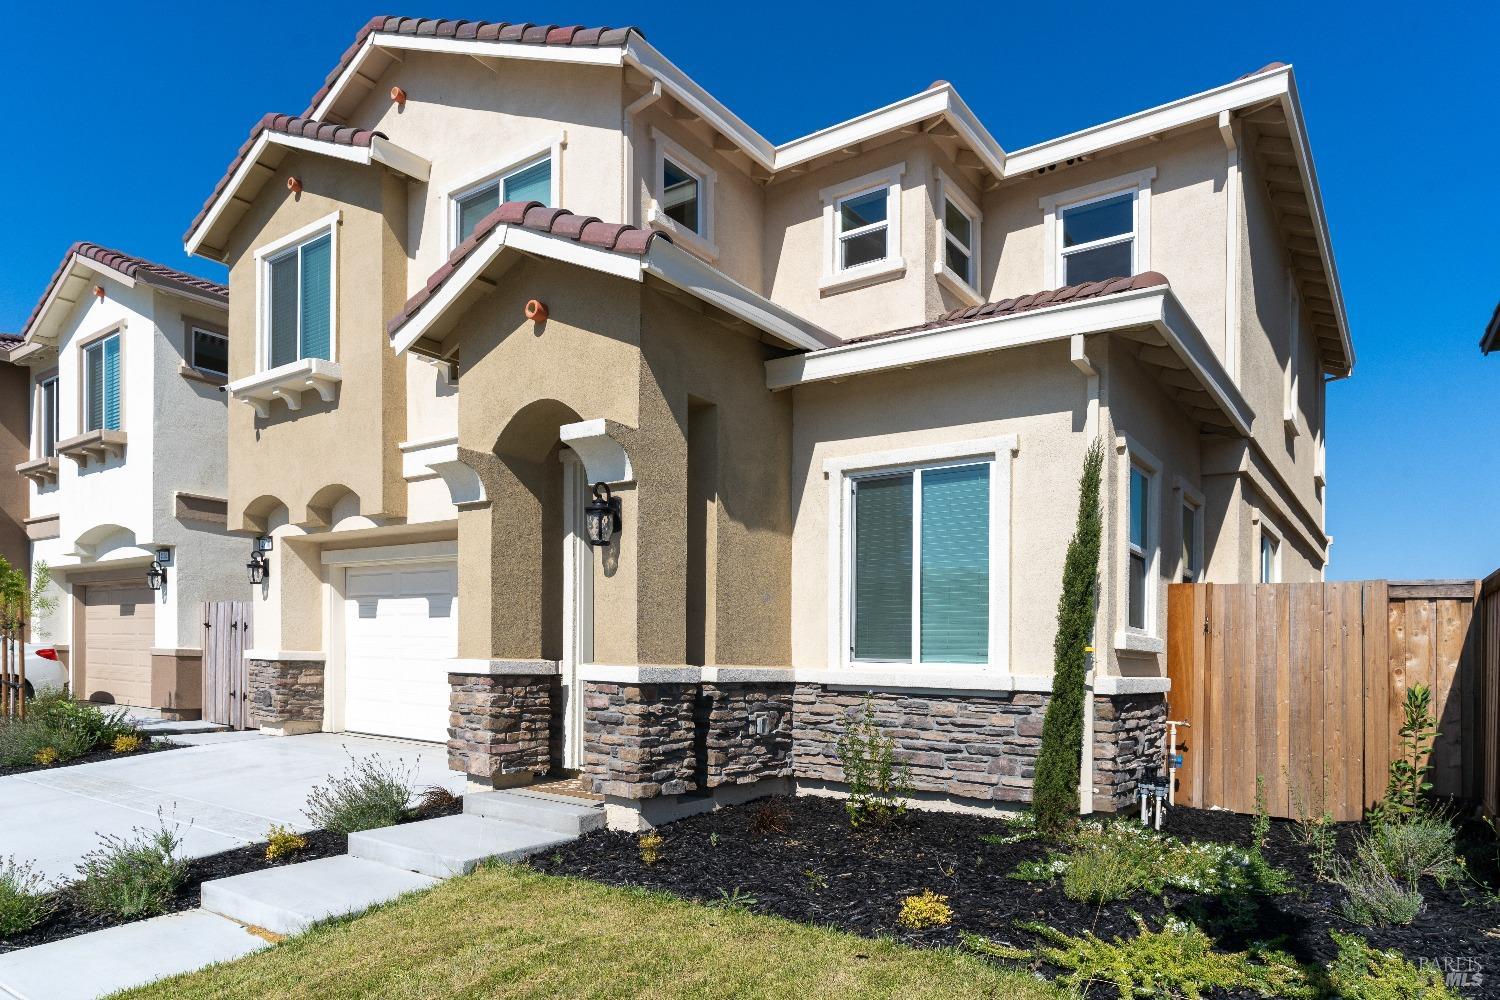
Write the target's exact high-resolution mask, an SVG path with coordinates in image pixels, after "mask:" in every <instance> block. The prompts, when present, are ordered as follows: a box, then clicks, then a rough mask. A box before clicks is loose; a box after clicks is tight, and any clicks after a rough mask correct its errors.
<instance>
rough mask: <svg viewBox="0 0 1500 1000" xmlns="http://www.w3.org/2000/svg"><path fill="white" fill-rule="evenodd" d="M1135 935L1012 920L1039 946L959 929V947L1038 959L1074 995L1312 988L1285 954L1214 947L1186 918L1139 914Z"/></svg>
mask: <svg viewBox="0 0 1500 1000" xmlns="http://www.w3.org/2000/svg"><path fill="white" fill-rule="evenodd" d="M1135 922H1136V926H1137V928H1138V929H1139V933H1138V934H1137V935H1136V936H1135V937H1132V938H1116V939H1114V940H1113V941H1105V940H1103V939H1102V938H1099V937H1096V936H1095V935H1094V934H1092V933H1084V934H1083V935H1081V936H1079V937H1070V936H1069V935H1067V934H1064V933H1063V932H1062V931H1059V930H1055V929H1054V928H1051V927H1048V926H1047V925H1046V924H1042V923H1036V922H1021V923H1017V924H1016V926H1017V927H1019V928H1020V929H1022V930H1024V931H1028V932H1030V933H1032V934H1035V935H1036V936H1037V937H1039V938H1041V939H1042V942H1043V943H1042V944H1041V945H1040V946H1039V947H1037V948H1036V949H1034V950H1032V951H1025V950H1022V949H1017V948H1011V947H1008V946H1005V945H995V944H992V943H991V942H989V941H986V940H985V939H983V938H980V937H978V936H976V935H972V934H967V935H964V938H963V943H964V946H965V947H967V948H969V949H971V950H973V951H977V952H979V953H981V954H985V955H991V956H994V957H996V958H1003V959H1008V960H1012V961H1017V960H1026V959H1031V960H1033V961H1035V960H1040V961H1043V962H1046V963H1048V964H1049V965H1053V966H1055V967H1057V968H1058V969H1061V970H1062V975H1061V976H1059V977H1058V980H1057V981H1058V982H1059V983H1060V984H1062V985H1063V986H1065V987H1067V988H1068V989H1070V990H1073V991H1077V992H1078V993H1079V994H1080V995H1082V994H1085V993H1086V991H1088V990H1090V989H1091V988H1092V987H1094V986H1096V985H1097V984H1098V983H1112V984H1113V985H1114V986H1115V988H1116V989H1117V990H1119V993H1120V997H1121V1000H1132V998H1135V997H1177V998H1187V1000H1198V998H1200V997H1202V996H1203V995H1204V994H1205V993H1206V992H1209V991H1211V990H1248V991H1251V992H1253V993H1255V994H1257V995H1259V996H1262V997H1295V998H1311V997H1313V996H1315V995H1316V994H1315V991H1314V989H1313V987H1312V985H1311V984H1309V983H1308V981H1307V976H1306V975H1305V974H1304V973H1303V972H1302V970H1301V969H1300V968H1298V966H1297V963H1296V962H1294V961H1293V960H1292V959H1291V957H1290V956H1288V955H1285V954H1283V953H1281V952H1278V951H1271V950H1269V949H1251V950H1250V951H1248V952H1220V951H1215V950H1214V947H1213V939H1211V938H1210V937H1209V936H1208V935H1207V934H1205V933H1203V931H1202V930H1200V929H1199V928H1197V927H1194V926H1193V925H1192V924H1187V923H1183V922H1181V921H1177V920H1172V919H1170V918H1169V919H1168V920H1167V922H1166V924H1165V926H1163V927H1162V929H1161V930H1156V931H1153V930H1151V929H1150V928H1148V927H1147V926H1146V922H1145V921H1144V920H1142V919H1141V918H1140V917H1139V916H1137V917H1135Z"/></svg>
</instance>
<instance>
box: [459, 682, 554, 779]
mask: <svg viewBox="0 0 1500 1000" xmlns="http://www.w3.org/2000/svg"><path fill="white" fill-rule="evenodd" d="M492 662H493V663H494V664H495V666H494V668H493V669H494V671H495V672H494V673H488V674H471V673H450V674H449V675H448V688H449V696H448V710H449V713H450V714H449V716H448V767H449V768H450V769H452V770H454V771H463V772H464V773H465V774H467V775H469V777H470V778H472V779H475V780H477V781H480V782H482V783H485V784H488V785H490V786H491V787H494V788H509V787H514V786H516V785H524V784H528V783H530V782H531V781H532V780H534V779H536V778H538V777H541V776H543V775H545V774H546V773H547V772H548V771H549V770H550V769H551V767H552V742H553V741H552V717H553V707H554V705H555V704H556V703H557V702H558V701H559V698H558V696H557V694H558V693H557V691H556V688H557V684H558V677H557V665H556V664H555V663H550V662H548V661H535V662H533V663H532V664H531V667H532V668H533V669H532V672H530V673H513V672H509V670H508V669H507V667H509V668H510V669H516V670H519V669H524V667H523V665H522V664H509V665H505V666H502V665H501V664H502V663H503V661H492Z"/></svg>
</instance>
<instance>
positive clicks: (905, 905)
mask: <svg viewBox="0 0 1500 1000" xmlns="http://www.w3.org/2000/svg"><path fill="white" fill-rule="evenodd" d="M952 922H953V907H951V906H949V905H948V897H947V896H939V895H938V894H937V893H935V892H933V891H932V890H931V889H923V890H922V891H921V892H920V893H918V894H917V895H915V896H907V897H906V898H905V899H903V900H902V901H901V913H900V915H899V916H897V917H896V923H898V924H900V925H901V926H902V927H905V928H906V929H907V930H912V931H923V930H927V929H928V928H929V927H947V926H948V925H949V924H950V923H952Z"/></svg>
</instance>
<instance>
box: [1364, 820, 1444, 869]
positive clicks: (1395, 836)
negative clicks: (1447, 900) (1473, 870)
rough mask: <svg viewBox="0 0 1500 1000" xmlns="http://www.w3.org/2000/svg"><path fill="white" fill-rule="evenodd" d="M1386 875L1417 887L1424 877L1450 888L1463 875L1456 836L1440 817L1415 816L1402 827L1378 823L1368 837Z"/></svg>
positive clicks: (1400, 824) (1398, 824) (1401, 824)
mask: <svg viewBox="0 0 1500 1000" xmlns="http://www.w3.org/2000/svg"><path fill="white" fill-rule="evenodd" d="M1369 839H1370V842H1371V844H1372V846H1373V849H1374V851H1375V852H1376V853H1377V854H1378V855H1379V856H1380V860H1381V861H1382V862H1383V864H1384V865H1385V869H1386V871H1388V872H1390V873H1391V875H1392V876H1393V877H1395V878H1397V879H1400V880H1401V881H1403V882H1407V883H1410V884H1411V885H1416V884H1417V883H1418V881H1419V880H1421V879H1422V878H1423V877H1427V878H1431V879H1434V880H1436V881H1437V883H1438V885H1441V886H1445V887H1446V886H1447V885H1448V883H1449V882H1454V881H1457V880H1458V879H1460V878H1462V877H1463V875H1464V865H1463V862H1462V861H1460V860H1459V857H1458V849H1457V845H1456V843H1455V842H1456V840H1457V832H1456V831H1455V830H1454V829H1453V826H1452V825H1451V824H1450V823H1449V822H1448V821H1447V820H1445V819H1443V818H1442V817H1440V816H1432V815H1416V816H1413V817H1411V818H1410V819H1408V820H1406V821H1405V822H1403V823H1379V824H1376V825H1375V826H1374V827H1372V828H1371V831H1370V835H1369Z"/></svg>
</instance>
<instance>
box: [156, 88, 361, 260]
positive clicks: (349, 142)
mask: <svg viewBox="0 0 1500 1000" xmlns="http://www.w3.org/2000/svg"><path fill="white" fill-rule="evenodd" d="M263 132H280V133H282V134H283V135H295V136H300V137H301V138H303V139H316V140H318V141H319V142H332V143H336V144H338V145H340V146H368V145H370V142H371V140H373V139H374V138H375V137H376V136H379V137H380V138H382V139H385V138H387V136H386V134H385V133H384V132H376V131H375V130H374V129H368V128H352V127H350V126H348V125H337V124H334V123H333V122H320V121H315V120H313V119H311V118H299V117H298V116H296V115H278V114H268V115H265V116H263V117H262V118H261V120H260V121H258V122H256V123H255V127H254V128H253V129H251V130H250V138H248V139H246V140H245V141H244V142H243V143H241V144H240V148H239V151H238V152H236V153H235V154H234V159H233V160H231V161H230V163H229V169H228V170H226V171H224V176H223V177H221V178H219V183H217V184H215V185H214V191H213V194H211V195H209V196H208V200H207V201H205V202H204V203H203V207H202V208H200V209H199V210H198V214H197V215H195V216H194V217H193V224H192V225H190V226H188V228H187V232H185V233H183V234H182V238H183V240H184V241H186V240H187V239H188V237H190V236H192V235H193V230H195V229H197V228H198V226H199V225H200V224H201V223H202V222H203V220H204V218H205V217H206V216H207V215H208V210H209V208H210V206H212V205H213V203H214V202H215V201H218V200H219V196H220V195H221V194H223V193H224V189H225V188H226V187H228V186H229V182H230V180H231V179H232V178H233V177H234V173H235V171H236V170H238V169H240V164H242V163H244V162H245V157H247V156H249V155H250V150H251V148H252V147H254V145H255V140H257V139H259V138H260V137H261V133H263Z"/></svg>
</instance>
